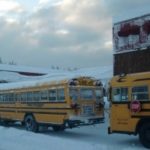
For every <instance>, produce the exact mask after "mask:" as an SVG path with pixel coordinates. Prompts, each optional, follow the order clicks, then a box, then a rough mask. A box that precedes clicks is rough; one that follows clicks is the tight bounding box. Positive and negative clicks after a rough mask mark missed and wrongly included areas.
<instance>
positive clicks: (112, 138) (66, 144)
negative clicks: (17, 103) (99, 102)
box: [0, 113, 145, 150]
mask: <svg viewBox="0 0 150 150" xmlns="http://www.w3.org/2000/svg"><path fill="white" fill-rule="evenodd" d="M107 116H108V115H107V113H106V121H105V123H103V124H99V125H96V126H86V127H80V128H74V129H66V130H65V131H63V132H54V131H53V130H51V129H48V130H41V131H40V132H39V133H33V132H29V131H26V130H25V129H24V128H23V127H21V126H20V125H18V124H17V125H14V126H13V127H12V126H11V127H3V126H0V150H10V149H12V150H83V149H85V150H113V149H114V150H144V149H145V148H143V146H142V145H141V144H140V142H139V140H138V137H137V136H129V135H122V134H112V135H108V134H107V127H108V117H107Z"/></svg>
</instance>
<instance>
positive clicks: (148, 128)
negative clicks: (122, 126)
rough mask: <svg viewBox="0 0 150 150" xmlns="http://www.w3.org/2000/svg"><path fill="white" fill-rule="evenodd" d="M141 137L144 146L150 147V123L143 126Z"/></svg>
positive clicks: (140, 132)
mask: <svg viewBox="0 0 150 150" xmlns="http://www.w3.org/2000/svg"><path fill="white" fill-rule="evenodd" d="M139 139H140V142H141V143H142V144H143V146H144V147H146V148H150V123H146V124H143V125H142V126H141V128H140V131H139Z"/></svg>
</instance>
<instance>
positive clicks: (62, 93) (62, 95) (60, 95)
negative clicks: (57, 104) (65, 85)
mask: <svg viewBox="0 0 150 150" xmlns="http://www.w3.org/2000/svg"><path fill="white" fill-rule="evenodd" d="M57 100H58V101H64V100H65V91H64V89H58V90H57Z"/></svg>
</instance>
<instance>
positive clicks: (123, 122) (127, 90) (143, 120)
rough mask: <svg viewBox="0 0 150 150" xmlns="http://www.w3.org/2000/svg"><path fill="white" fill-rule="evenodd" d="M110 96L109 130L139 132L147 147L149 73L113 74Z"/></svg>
mask: <svg viewBox="0 0 150 150" xmlns="http://www.w3.org/2000/svg"><path fill="white" fill-rule="evenodd" d="M109 99H110V103H111V104H110V114H109V117H110V127H108V133H109V134H111V133H126V134H134V135H137V134H138V135H139V139H140V141H141V143H142V144H143V145H144V146H145V147H147V148H150V72H145V73H136V74H128V75H125V74H122V75H120V76H119V75H118V76H114V77H113V78H112V80H111V81H110V88H109Z"/></svg>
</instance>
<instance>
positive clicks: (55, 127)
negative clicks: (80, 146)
mask: <svg viewBox="0 0 150 150" xmlns="http://www.w3.org/2000/svg"><path fill="white" fill-rule="evenodd" d="M52 128H53V130H54V131H55V132H58V131H64V130H65V128H64V126H63V125H54V126H53V127H52Z"/></svg>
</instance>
